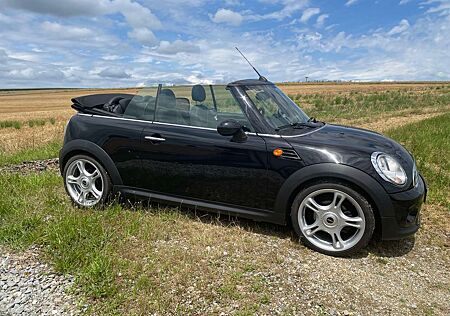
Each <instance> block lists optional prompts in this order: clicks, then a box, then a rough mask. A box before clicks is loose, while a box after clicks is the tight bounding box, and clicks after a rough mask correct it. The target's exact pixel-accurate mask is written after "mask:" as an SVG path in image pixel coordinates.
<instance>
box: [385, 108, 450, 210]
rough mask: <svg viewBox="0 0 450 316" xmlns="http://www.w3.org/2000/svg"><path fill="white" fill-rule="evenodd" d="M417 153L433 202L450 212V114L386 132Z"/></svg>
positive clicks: (418, 164)
mask: <svg viewBox="0 0 450 316" xmlns="http://www.w3.org/2000/svg"><path fill="white" fill-rule="evenodd" d="M386 134H387V135H388V136H390V137H391V138H393V139H395V140H397V141H399V142H400V143H402V144H404V145H405V147H406V148H408V149H409V150H410V151H411V152H412V153H413V155H414V157H415V158H416V161H417V166H418V169H419V171H420V172H421V173H422V174H423V175H424V177H425V179H426V180H427V182H428V184H429V201H430V202H431V203H436V204H440V205H443V206H446V207H447V208H449V211H450V113H448V114H445V115H441V116H437V117H434V118H430V119H427V120H423V121H419V122H417V123H413V124H409V125H405V126H402V127H399V128H396V129H392V130H389V131H388V132H387V133H386Z"/></svg>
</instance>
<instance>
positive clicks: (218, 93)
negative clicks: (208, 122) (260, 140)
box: [212, 85, 254, 132]
mask: <svg viewBox="0 0 450 316" xmlns="http://www.w3.org/2000/svg"><path fill="white" fill-rule="evenodd" d="M212 89H213V92H214V99H215V104H216V107H217V109H216V111H217V113H216V115H217V120H216V121H217V124H218V123H220V122H223V121H225V120H230V119H233V120H236V121H238V122H239V123H241V124H242V126H244V130H245V131H247V132H254V128H253V126H252V125H251V124H250V121H249V120H248V117H247V116H246V115H245V114H244V112H243V111H242V109H241V107H240V105H239V103H238V102H237V101H236V99H235V98H234V96H233V95H232V94H231V91H230V90H229V89H227V87H226V86H222V85H220V86H219V85H218V86H212ZM217 124H216V125H217Z"/></svg>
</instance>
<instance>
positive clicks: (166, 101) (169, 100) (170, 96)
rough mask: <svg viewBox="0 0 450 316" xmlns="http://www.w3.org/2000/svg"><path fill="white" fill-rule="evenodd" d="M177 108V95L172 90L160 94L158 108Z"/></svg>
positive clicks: (165, 90)
mask: <svg viewBox="0 0 450 316" xmlns="http://www.w3.org/2000/svg"><path fill="white" fill-rule="evenodd" d="M176 106H177V99H176V98H175V93H173V91H172V90H170V89H162V90H161V92H160V93H159V101H158V107H162V108H166V109H174V108H175V107H176Z"/></svg>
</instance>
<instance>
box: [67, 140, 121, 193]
mask: <svg viewBox="0 0 450 316" xmlns="http://www.w3.org/2000/svg"><path fill="white" fill-rule="evenodd" d="M77 153H79V154H83V153H85V154H88V155H91V156H92V157H93V158H95V159H97V160H98V162H99V163H101V164H102V166H103V167H104V168H105V169H106V171H107V172H108V174H109V175H110V177H111V180H112V182H113V184H114V185H122V184H123V181H122V177H121V176H120V174H119V171H118V170H117V168H116V165H115V164H114V161H113V160H112V159H111V157H110V156H109V155H108V154H107V153H106V152H105V151H104V150H103V148H101V147H100V146H98V145H97V144H95V143H92V142H90V141H87V140H83V139H76V140H72V141H69V142H67V143H66V144H64V147H63V148H62V149H61V151H60V152H59V169H60V172H61V175H62V174H63V172H64V167H65V164H66V163H67V161H68V160H69V159H70V157H73V156H74V155H75V154H77Z"/></svg>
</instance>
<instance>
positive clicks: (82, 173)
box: [63, 155, 112, 207]
mask: <svg viewBox="0 0 450 316" xmlns="http://www.w3.org/2000/svg"><path fill="white" fill-rule="evenodd" d="M63 175H64V186H65V188H66V191H67V193H68V194H69V196H70V198H71V199H72V201H73V203H74V204H75V205H77V206H81V207H93V206H96V205H103V204H105V203H106V202H107V200H108V197H109V195H110V192H111V187H112V185H111V180H110V178H109V175H108V173H107V172H106V170H105V168H103V166H102V165H101V164H100V163H98V162H97V161H96V160H95V159H94V158H92V157H89V156H86V155H77V156H74V157H72V158H70V159H69V161H68V162H67V163H66V165H65V167H64V172H63Z"/></svg>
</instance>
